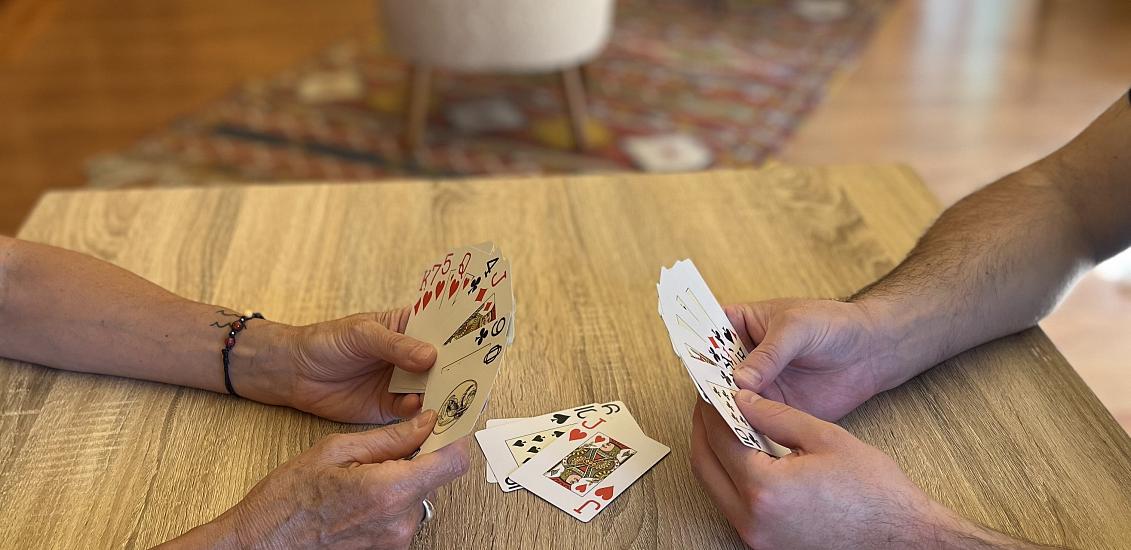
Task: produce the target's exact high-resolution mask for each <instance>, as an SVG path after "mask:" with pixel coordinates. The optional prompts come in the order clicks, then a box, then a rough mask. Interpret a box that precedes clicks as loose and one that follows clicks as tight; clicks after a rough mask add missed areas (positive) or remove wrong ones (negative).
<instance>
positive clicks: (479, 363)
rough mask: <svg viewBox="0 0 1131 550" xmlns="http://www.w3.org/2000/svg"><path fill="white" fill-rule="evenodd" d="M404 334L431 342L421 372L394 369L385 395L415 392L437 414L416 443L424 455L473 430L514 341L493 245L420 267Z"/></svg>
mask: <svg viewBox="0 0 1131 550" xmlns="http://www.w3.org/2000/svg"><path fill="white" fill-rule="evenodd" d="M418 290H419V292H420V295H419V297H418V298H417V300H416V303H414V304H413V306H412V313H411V314H410V317H409V320H408V326H407V327H406V329H405V334H406V335H408V336H412V337H413V338H417V339H419V340H423V341H425V342H428V343H431V344H433V345H434V346H436V351H437V356H436V364H435V366H433V367H432V369H431V370H429V371H428V373H427V374H417V373H410V372H408V371H405V370H401V369H397V370H396V371H394V372H393V377H392V379H391V380H390V381H389V391H390V392H392V393H423V394H424V408H425V409H435V410H436V412H437V413H438V417H437V419H436V427H435V429H433V431H432V434H431V435H429V436H428V439H427V440H426V441H425V442H424V444H423V445H422V446H421V448H420V451H421V452H425V453H426V452H431V451H434V450H436V449H439V448H441V447H443V446H445V445H447V444H448V443H451V442H453V441H456V440H457V439H459V438H461V437H463V436H465V435H467V434H469V433H471V432H472V430H474V429H475V423H476V421H478V419H479V415H480V413H482V412H483V409H484V407H486V405H487V398H488V397H490V395H491V386H493V385H494V383H495V375H496V374H497V373H498V372H499V368H500V367H501V366H502V364H503V355H504V353H505V352H506V349H507V346H509V345H510V344H511V342H512V341H513V340H514V294H513V293H512V292H511V268H510V262H508V261H507V259H506V258H504V257H503V256H502V253H501V252H500V251H499V249H498V248H496V247H495V245H494V244H493V243H489V242H488V243H481V244H477V245H473V246H469V247H465V248H458V249H455V250H452V251H449V252H448V253H447V255H445V256H444V257H443V258H441V259H440V260H439V261H438V262H436V263H435V264H433V265H431V266H429V267H428V268H427V269H425V270H424V274H423V276H422V277H421V279H420V286H419V288H418Z"/></svg>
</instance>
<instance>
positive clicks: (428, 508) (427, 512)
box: [420, 499, 436, 527]
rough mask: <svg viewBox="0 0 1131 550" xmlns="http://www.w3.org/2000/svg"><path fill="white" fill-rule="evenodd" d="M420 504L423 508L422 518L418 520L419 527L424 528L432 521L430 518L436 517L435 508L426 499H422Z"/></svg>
mask: <svg viewBox="0 0 1131 550" xmlns="http://www.w3.org/2000/svg"><path fill="white" fill-rule="evenodd" d="M420 504H421V505H423V506H424V517H422V518H420V526H421V527H424V526H425V525H428V522H430V521H432V518H434V517H436V507H435V506H433V505H432V501H430V500H428V499H424V501H423V502H421V503H420Z"/></svg>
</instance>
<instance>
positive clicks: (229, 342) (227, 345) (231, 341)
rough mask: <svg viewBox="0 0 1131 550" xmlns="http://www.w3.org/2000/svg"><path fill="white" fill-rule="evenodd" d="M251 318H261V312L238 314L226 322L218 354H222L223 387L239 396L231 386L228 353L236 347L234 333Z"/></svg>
mask: <svg viewBox="0 0 1131 550" xmlns="http://www.w3.org/2000/svg"><path fill="white" fill-rule="evenodd" d="M252 319H263V314H261V313H259V312H255V313H252V314H251V316H246V315H243V316H240V318H239V319H237V320H235V321H232V322H231V323H228V338H227V339H226V340H224V349H222V350H220V354H221V355H223V356H224V387H225V388H227V389H228V393H230V394H232V395H234V396H236V397H239V396H240V394H238V393H236V389H235V388H233V387H232V376H231V374H229V369H230V363H231V361H230V359H229V357H230V355H231V353H232V348H234V347H236V335H237V334H239V333H240V332H242V331H243V329H245V328H247V322H248V321H250V320H252Z"/></svg>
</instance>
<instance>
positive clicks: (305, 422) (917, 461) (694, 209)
mask: <svg viewBox="0 0 1131 550" xmlns="http://www.w3.org/2000/svg"><path fill="white" fill-rule="evenodd" d="M938 209H939V207H938V205H937V204H936V203H935V201H934V200H933V199H932V198H931V197H930V195H929V194H928V193H927V191H926V190H925V189H924V188H923V186H922V185H921V184H920V183H919V181H918V180H917V179H916V178H915V176H914V175H913V174H912V173H911V172H910V171H909V170H907V169H905V168H900V167H888V166H876V167H867V166H848V167H836V168H807V169H797V168H790V167H784V166H777V167H771V168H768V169H765V170H763V171H757V172H755V171H739V172H710V173H701V174H690V175H668V176H654V175H604V176H591V177H576V178H538V179H511V180H490V181H435V182H405V183H384V184H365V185H347V184H339V185H285V186H284V185H279V186H262V187H230V188H193V189H174V190H163V191H145V190H140V191H115V192H98V191H91V192H77V193H55V194H49V195H47V196H46V197H45V198H44V199H43V200H42V202H41V203H40V204H39V206H38V207H37V208H36V210H35V212H34V214H33V215H32V216H31V218H30V220H29V221H28V222H27V224H26V225H25V227H24V228H23V231H22V232H21V233H20V235H21V236H22V237H24V238H26V239H31V240H35V241H41V242H47V243H52V244H56V245H60V246H64V247H67V248H72V249H75V250H81V251H84V252H87V253H90V254H93V255H95V256H98V257H101V258H104V259H106V260H108V261H111V262H114V263H116V264H118V265H120V266H123V267H125V268H127V269H130V270H133V271H135V272H137V273H140V274H141V275H143V276H145V277H148V278H149V279H151V280H153V281H155V282H157V283H158V284H161V285H164V286H165V287H167V288H170V289H172V290H173V291H175V292H178V293H180V294H182V295H185V296H188V297H191V298H194V299H198V300H203V301H207V302H210V303H217V304H227V305H231V306H233V307H240V308H242V307H254V308H255V309H258V310H262V311H264V312H265V313H267V315H268V316H269V317H271V318H273V319H277V320H281V321H286V322H292V323H309V322H314V321H318V320H322V319H328V318H332V317H337V316H342V315H346V314H349V313H352V312H356V311H363V310H381V309H386V308H389V307H393V306H396V305H400V304H405V303H407V302H408V301H409V299H410V298H411V297H412V295H413V289H414V284H413V281H414V280H415V274H416V273H417V269H418V268H419V266H421V265H424V264H425V262H427V261H430V260H431V259H432V258H433V257H434V256H436V254H438V253H440V252H442V251H443V250H445V249H446V248H448V247H450V246H453V245H459V244H463V243H473V242H479V241H483V240H488V239H492V240H494V241H495V242H496V243H498V244H499V245H500V246H501V247H502V249H503V250H504V251H505V252H506V254H507V255H508V256H509V257H510V259H511V261H512V262H513V265H514V271H515V275H516V277H515V297H516V298H517V300H518V308H519V311H518V316H517V320H518V324H517V328H518V333H517V337H516V338H515V343H514V347H513V348H512V349H511V350H510V352H509V355H508V361H507V365H506V368H505V370H504V371H503V372H502V373H501V374H500V376H499V380H498V384H497V386H496V389H495V392H494V395H493V399H492V401H491V403H490V406H489V407H488V409H487V412H486V414H485V415H484V418H493V417H512V416H528V415H534V414H538V413H543V412H546V411H551V410H556V409H559V408H563V407H567V406H571V405H575V404H580V403H586V402H592V401H598V400H612V399H621V400H624V401H625V402H626V403H627V404H628V406H629V407H630V409H631V410H632V412H633V414H634V415H635V416H636V418H637V419H638V420H639V422H640V424H641V426H642V427H643V428H644V430H645V431H646V432H647V433H649V434H650V435H652V436H653V437H654V438H656V439H658V440H660V441H662V442H664V443H666V444H667V445H669V446H670V447H671V448H672V453H671V455H670V456H668V457H667V458H666V459H665V460H664V461H663V462H661V463H660V464H659V465H658V466H657V467H656V468H654V469H653V470H652V471H651V472H649V473H648V474H647V475H646V476H645V477H644V478H643V479H642V480H641V481H640V482H639V483H637V484H636V485H635V486H634V487H632V488H631V489H630V490H629V491H628V492H627V493H626V494H625V495H624V496H623V497H622V498H620V499H619V500H618V501H617V502H615V503H614V504H613V505H612V506H611V507H610V508H609V509H608V510H606V511H605V512H603V513H602V514H601V515H600V516H598V517H597V518H596V519H595V520H594V521H593V522H592V523H590V524H587V525H586V524H582V523H579V522H577V521H575V520H574V519H572V518H570V517H569V516H567V515H566V514H564V513H561V512H559V511H558V510H556V509H554V508H553V507H551V506H550V505H549V504H547V503H545V502H543V501H541V500H539V499H538V498H536V497H534V496H533V495H530V494H528V493H525V492H517V493H512V494H503V493H501V492H500V491H499V490H498V489H496V488H495V487H494V486H491V485H487V484H486V483H484V480H483V477H484V467H485V463H484V461H483V460H482V457H481V456H479V454H478V452H477V451H476V452H474V453H473V454H474V456H475V459H474V461H473V466H472V470H471V472H470V474H469V475H467V476H466V477H464V478H462V479H460V480H459V481H457V482H455V483H454V484H453V485H451V486H449V487H447V488H445V489H444V490H442V491H441V493H440V497H439V500H438V502H437V507H438V510H439V515H438V517H437V519H436V521H435V522H434V523H432V524H431V525H430V526H429V527H428V528H427V529H426V530H425V531H424V532H423V533H422V535H421V536H420V539H419V545H420V546H422V547H429V548H432V547H435V548H486V547H494V548H567V547H576V548H591V547H592V546H593V544H594V542H595V541H601V543H600V545H601V546H604V547H609V548H648V549H651V548H691V547H697V548H708V547H709V548H729V547H737V546H739V545H740V542H739V540H738V539H737V537H736V536H735V534H734V532H733V531H732V530H731V529H730V528H729V526H728V525H727V524H726V523H725V521H724V520H723V518H722V517H721V516H720V515H719V514H718V513H717V512H716V511H715V509H714V507H713V506H712V505H711V503H710V502H709V500H708V499H707V497H706V494H705V493H704V492H703V491H702V490H701V489H700V488H699V486H698V484H697V483H696V482H695V481H694V477H693V476H692V474H691V470H690V468H689V465H688V444H687V441H688V434H689V427H690V418H689V411H690V409H691V406H692V403H693V402H694V399H695V397H696V396H695V392H694V391H693V389H692V387H691V385H690V384H689V383H688V381H687V376H686V374H685V373H684V371H683V369H682V367H681V366H680V365H679V363H678V362H677V360H676V358H675V357H674V356H673V355H672V353H671V347H670V346H669V344H668V341H667V334H666V332H665V330H664V327H663V325H662V323H661V322H660V319H659V318H658V317H657V315H656V296H655V286H654V285H655V282H656V280H657V277H658V275H659V270H660V266H662V265H670V264H671V263H672V262H673V261H675V260H677V259H680V258H685V257H690V258H693V259H694V260H695V262H696V264H697V265H698V266H699V268H700V270H701V271H702V272H703V274H704V276H705V277H706V279H707V280H708V282H709V283H710V285H711V287H712V288H713V289H714V290H715V291H716V292H717V293H718V297H719V299H720V300H721V301H723V302H733V301H745V300H762V299H767V298H773V297H779V296H824V297H834V296H843V295H846V294H848V293H850V292H852V291H854V290H855V289H857V288H858V287H860V286H862V285H864V284H866V283H868V282H870V281H872V280H873V279H875V278H876V277H878V276H880V275H882V274H884V273H885V272H886V271H887V270H888V269H890V268H891V267H892V266H894V265H895V263H896V262H897V261H898V260H899V259H900V258H901V256H902V255H903V254H904V253H905V252H906V251H907V250H908V249H909V248H910V247H911V246H912V244H913V243H914V240H915V238H916V236H917V235H918V234H919V233H920V232H921V231H922V230H923V229H924V228H925V227H926V226H927V224H928V223H929V222H930V221H931V219H932V218H933V216H934V215H935V214H936V213H937V212H938ZM153 360H154V361H160V360H161V359H160V357H154V358H153ZM0 387H2V388H3V391H4V393H3V394H2V398H0V399H2V403H0V411H2V412H0V443H2V445H0V518H3V519H2V520H0V521H2V531H0V541H2V542H0V545H3V546H11V547H15V548H25V547H38V546H42V545H50V546H59V547H82V548H95V547H101V548H109V547H123V546H125V547H142V546H149V545H153V544H156V543H159V542H161V541H164V540H167V539H169V538H171V537H174V536H176V535H178V534H180V533H182V532H184V531H185V530H187V529H189V528H190V527H192V526H194V525H197V524H199V523H202V522H205V521H207V520H209V519H210V518H212V517H213V516H215V515H216V514H218V513H220V512H221V511H222V510H224V509H226V508H227V507H229V506H230V505H232V504H233V503H235V502H236V501H238V500H239V499H240V498H241V497H242V496H243V495H244V493H245V491H247V489H248V488H250V487H251V485H253V484H254V483H255V482H256V481H257V480H259V479H260V478H261V477H263V476H264V475H265V474H267V473H268V472H269V471H271V469H273V468H274V467H275V466H277V465H278V464H280V463H282V462H283V461H285V460H287V459H288V458H289V457H291V456H293V455H295V454H297V453H298V452H300V451H301V450H303V449H305V448H306V447H308V446H309V445H311V444H312V443H313V442H314V441H315V440H317V439H318V438H320V437H322V436H323V435H325V434H328V433H331V432H335V431H341V430H355V429H360V428H359V427H356V426H344V425H340V424H335V423H332V422H327V421H323V420H321V419H318V418H314V417H312V416H310V415H307V414H303V413H299V412H295V411H292V410H289V409H283V408H276V407H267V406H261V405H258V404H256V403H251V402H248V401H243V400H240V399H235V398H229V397H226V396H222V395H217V394H213V393H208V392H204V391H197V390H192V389H184V388H176V387H170V386H164V385H159V384H151V383H145V382H137V381H131V380H121V379H114V378H108V377H100V376H89V375H79V374H71V373H62V372H55V371H51V370H47V369H43V368H39V367H35V366H30V365H22V364H17V363H14V362H10V361H9V362H5V363H4V364H3V366H2V367H0ZM843 424H844V425H845V426H846V427H847V428H848V429H850V430H851V431H852V432H853V433H855V434H856V435H858V436H859V437H861V438H862V439H864V440H865V441H867V442H869V443H871V444H873V445H876V446H878V447H880V448H881V449H883V450H884V451H886V452H887V453H890V454H891V455H892V456H894V457H895V458H896V460H898V461H899V463H900V464H901V465H902V466H903V467H904V468H905V469H906V470H907V472H908V473H909V475H910V476H911V477H912V479H914V480H915V481H916V482H917V483H918V484H920V485H921V486H922V487H924V488H925V489H926V490H927V492H929V493H930V494H931V495H933V496H934V497H935V498H937V499H939V500H940V501H942V502H943V503H944V504H946V505H947V506H950V507H952V508H954V509H956V510H957V511H959V512H960V513H962V514H964V515H965V516H967V517H969V518H972V519H974V520H976V521H979V522H982V523H985V524H987V525H989V526H991V527H994V528H997V529H1000V530H1002V531H1005V532H1007V533H1011V534H1015V535H1020V536H1024V537H1027V538H1031V539H1035V540H1038V541H1041V542H1046V543H1058V544H1065V545H1068V546H1072V547H1089V548H1092V547H1095V548H1115V547H1120V546H1125V545H1126V544H1128V541H1129V540H1131V440H1129V439H1128V437H1127V435H1126V434H1125V433H1124V432H1123V431H1122V430H1121V429H1120V428H1119V427H1118V426H1117V425H1116V423H1115V422H1114V420H1113V419H1112V418H1111V415H1110V414H1109V413H1108V412H1107V411H1106V410H1105V409H1104V408H1103V407H1102V406H1101V405H1100V403H1099V402H1098V401H1097V400H1096V398H1095V396H1093V395H1092V392H1091V391H1089V390H1088V388H1087V387H1085V386H1084V384H1083V383H1082V382H1081V380H1080V378H1079V377H1078V376H1077V375H1076V374H1075V373H1074V372H1073V370H1072V368H1071V367H1070V366H1069V365H1068V364H1067V363H1066V362H1065V360H1064V358H1063V357H1061V355H1060V354H1059V353H1058V352H1057V350H1056V348H1055V347H1053V345H1052V344H1051V343H1050V342H1049V341H1048V339H1047V338H1045V336H1044V335H1043V334H1042V333H1041V332H1040V331H1039V330H1031V331H1028V332H1026V333H1023V334H1020V335H1017V336H1013V337H1010V338H1006V339H1003V340H1000V341H997V342H994V343H992V344H989V345H986V346H983V347H981V348H979V349H976V350H974V351H971V352H968V353H965V354H963V355H961V356H960V357H958V358H956V359H954V360H952V361H949V362H947V363H946V364H944V365H942V366H940V367H938V368H936V369H933V370H932V371H930V372H929V373H927V374H925V375H923V376H921V377H919V378H918V379H916V380H913V381H912V382H910V383H908V384H906V385H904V386H903V387H901V388H899V389H896V390H894V391H891V392H888V393H887V394H884V395H881V396H879V397H877V398H875V399H873V400H872V401H870V402H868V403H867V404H865V405H864V406H863V407H861V408H860V409H859V410H858V411H856V412H855V413H853V414H852V415H850V416H849V417H848V418H846V419H845V420H844V422H843Z"/></svg>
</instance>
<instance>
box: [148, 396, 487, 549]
mask: <svg viewBox="0 0 1131 550" xmlns="http://www.w3.org/2000/svg"><path fill="white" fill-rule="evenodd" d="M435 423H436V413H435V412H434V411H425V412H424V413H422V414H420V415H418V416H417V417H416V418H414V419H412V420H409V421H406V422H402V423H400V424H395V425H392V426H387V427H384V428H380V429H376V430H371V431H367V432H359V433H353V434H336V435H331V436H329V437H326V438H325V439H323V440H321V441H319V442H318V443H317V444H315V445H314V446H313V447H311V448H310V449H308V450H307V451H306V452H304V453H302V454H300V455H298V456H296V457H294V458H293V459H291V460H290V461H288V462H287V463H285V464H283V465H282V466H279V467H278V468H277V469H275V471H273V472H271V473H270V474H268V475H267V477H265V478H263V480H262V481H260V482H259V483H258V484H257V485H256V486H255V487H254V488H252V490H251V492H249V493H248V494H247V496H246V497H244V499H243V500H242V501H240V502H239V503H238V504H236V505H235V506H233V507H232V508H231V509H230V510H228V511H227V512H225V513H224V514H223V515H221V516H220V517H218V518H216V519H215V520H213V521H212V522H210V523H208V524H205V525H202V526H200V527H197V528H196V529H193V530H192V531H189V532H188V533H186V534H185V535H183V536H182V537H180V538H178V539H176V540H173V541H170V542H169V543H167V544H168V547H180V546H184V547H186V548H189V547H202V546H209V547H225V546H231V547H237V548H328V547H329V548H405V547H407V546H408V545H409V543H410V542H411V541H412V538H413V536H414V535H415V533H416V531H417V529H419V527H420V523H421V519H422V517H423V513H424V508H423V504H422V503H423V501H424V499H425V498H427V496H428V495H429V494H430V493H431V492H432V491H435V490H436V488H438V487H440V486H441V485H444V484H447V483H449V482H451V481H452V480H454V479H456V478H458V477H459V476H461V475H463V473H464V472H466V471H467V467H468V463H469V457H468V453H469V451H468V447H469V445H468V442H467V441H466V440H463V441H458V442H456V443H453V444H451V445H448V446H447V447H444V448H442V449H440V450H438V451H436V452H433V453H427V454H421V455H419V456H416V457H414V458H412V459H411V460H408V459H405V458H406V457H408V456H409V455H411V454H412V453H413V452H414V451H415V450H416V449H417V448H419V447H420V444H421V443H423V442H424V440H425V439H426V438H427V437H428V434H429V433H430V432H431V430H432V427H433V425H435Z"/></svg>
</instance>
